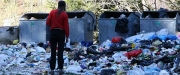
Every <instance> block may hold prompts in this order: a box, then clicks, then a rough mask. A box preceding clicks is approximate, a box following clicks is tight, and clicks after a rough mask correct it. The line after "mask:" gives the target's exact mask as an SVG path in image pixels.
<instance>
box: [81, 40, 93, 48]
mask: <svg viewBox="0 0 180 75" xmlns="http://www.w3.org/2000/svg"><path fill="white" fill-rule="evenodd" d="M81 44H82V45H83V46H85V47H89V46H91V45H93V42H87V41H82V42H81Z"/></svg>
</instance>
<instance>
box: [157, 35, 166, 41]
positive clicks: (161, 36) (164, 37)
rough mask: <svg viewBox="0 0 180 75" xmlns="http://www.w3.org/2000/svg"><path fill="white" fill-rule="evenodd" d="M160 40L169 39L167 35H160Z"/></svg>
mask: <svg viewBox="0 0 180 75" xmlns="http://www.w3.org/2000/svg"><path fill="white" fill-rule="evenodd" d="M157 37H158V38H159V39H161V40H166V39H167V36H166V35H159V36H157Z"/></svg>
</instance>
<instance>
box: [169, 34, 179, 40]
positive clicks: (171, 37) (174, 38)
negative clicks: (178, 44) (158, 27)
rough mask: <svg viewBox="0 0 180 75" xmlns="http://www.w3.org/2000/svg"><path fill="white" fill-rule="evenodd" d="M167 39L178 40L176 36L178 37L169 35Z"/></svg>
mask: <svg viewBox="0 0 180 75" xmlns="http://www.w3.org/2000/svg"><path fill="white" fill-rule="evenodd" d="M167 38H168V39H169V40H176V39H177V36H176V35H173V34H169V35H167Z"/></svg>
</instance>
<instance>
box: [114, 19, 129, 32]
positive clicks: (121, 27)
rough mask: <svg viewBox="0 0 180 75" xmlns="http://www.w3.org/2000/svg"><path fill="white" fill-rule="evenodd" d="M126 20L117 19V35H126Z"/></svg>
mask: <svg viewBox="0 0 180 75" xmlns="http://www.w3.org/2000/svg"><path fill="white" fill-rule="evenodd" d="M127 25H128V19H127V18H122V19H117V23H116V26H115V32H117V33H127V32H128V26H127Z"/></svg>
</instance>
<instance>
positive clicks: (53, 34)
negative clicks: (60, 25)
mask: <svg viewBox="0 0 180 75" xmlns="http://www.w3.org/2000/svg"><path fill="white" fill-rule="evenodd" d="M64 42H65V33H64V31H63V30H60V29H52V30H51V31H50V47H51V59H50V68H51V70H54V69H55V66H56V48H57V44H58V69H63V64H64V60H63V51H64Z"/></svg>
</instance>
